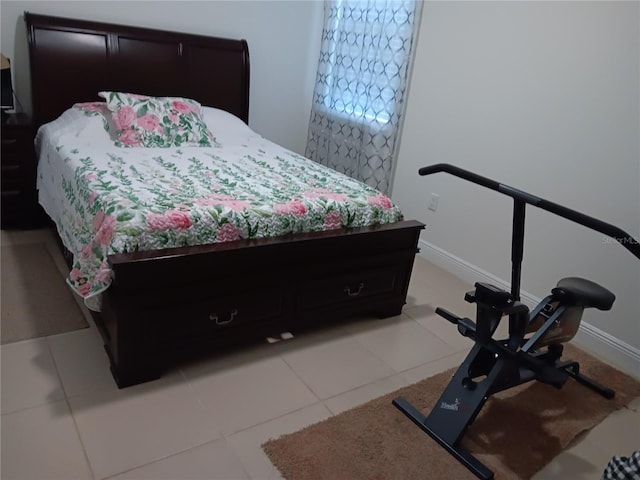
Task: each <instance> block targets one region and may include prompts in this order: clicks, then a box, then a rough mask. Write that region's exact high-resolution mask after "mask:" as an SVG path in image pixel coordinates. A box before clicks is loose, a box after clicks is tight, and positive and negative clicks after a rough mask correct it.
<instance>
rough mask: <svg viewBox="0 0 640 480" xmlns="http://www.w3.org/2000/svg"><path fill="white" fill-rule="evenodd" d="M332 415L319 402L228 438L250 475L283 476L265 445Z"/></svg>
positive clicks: (263, 479) (262, 478)
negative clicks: (271, 459) (270, 458)
mask: <svg viewBox="0 0 640 480" xmlns="http://www.w3.org/2000/svg"><path fill="white" fill-rule="evenodd" d="M330 416H331V412H329V410H327V408H326V407H325V406H324V405H323V404H321V403H316V404H314V405H311V406H309V407H306V408H303V409H300V410H298V411H295V412H293V413H290V414H288V415H284V416H282V417H280V418H277V419H274V420H271V421H269V422H265V423H263V424H260V425H257V426H255V427H252V428H250V429H247V430H243V431H242V432H238V433H236V434H234V435H231V436H229V437H227V441H228V442H229V445H231V446H232V447H233V449H234V450H235V452H236V455H238V457H239V458H240V460H241V461H242V464H243V465H244V468H245V470H246V471H247V472H248V473H249V476H250V477H251V478H254V479H260V480H275V479H280V478H281V476H280V473H279V472H278V470H277V469H276V468H275V467H274V466H273V464H272V463H271V462H270V461H269V458H268V457H267V455H266V454H265V453H264V451H263V450H262V447H261V445H262V444H263V443H264V442H266V441H267V440H269V439H272V438H278V437H280V436H282V435H285V434H287V433H293V432H296V431H298V430H300V429H302V428H304V427H306V426H308V425H312V424H314V423H318V422H321V421H322V420H326V419H327V418H329V417H330Z"/></svg>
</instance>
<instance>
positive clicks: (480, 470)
mask: <svg viewBox="0 0 640 480" xmlns="http://www.w3.org/2000/svg"><path fill="white" fill-rule="evenodd" d="M392 403H393V405H394V406H395V407H396V408H397V409H398V410H400V411H401V412H402V413H404V414H405V415H406V416H407V417H409V419H411V421H413V423H415V424H416V425H417V426H418V427H420V428H421V429H422V431H423V432H425V433H427V434H428V435H429V436H430V437H431V438H433V439H434V440H435V441H436V442H438V444H439V445H440V446H441V447H442V448H444V449H445V450H446V451H447V452H449V453H450V454H451V455H452V456H453V457H454V458H455V459H456V460H458V461H459V462H460V463H461V464H462V465H464V466H465V467H467V468H468V469H469V470H470V471H471V472H472V473H473V474H474V475H475V476H476V477H478V478H481V479H482V480H491V479H492V478H493V472H492V471H491V470H489V469H488V468H487V466H486V465H484V464H483V463H482V462H481V461H480V460H478V459H477V458H476V457H474V456H473V455H471V453H469V452H468V451H467V450H465V449H464V448H462V447H460V446H459V445H458V444H457V443H455V444H454V443H449V442H447V441H446V440H445V439H443V438H442V437H441V436H440V435H439V434H438V432H436V431H435V430H433V429H431V428H430V427H429V426H428V425H427V418H426V417H425V416H424V415H423V414H422V413H420V411H419V410H418V409H417V408H415V407H414V406H413V405H411V404H410V403H409V402H407V401H406V400H405V399H404V398H402V397H396V398H394V399H393V401H392Z"/></svg>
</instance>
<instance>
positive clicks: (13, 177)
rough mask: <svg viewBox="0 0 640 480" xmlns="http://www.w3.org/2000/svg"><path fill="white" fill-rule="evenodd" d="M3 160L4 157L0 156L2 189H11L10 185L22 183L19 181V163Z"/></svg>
mask: <svg viewBox="0 0 640 480" xmlns="http://www.w3.org/2000/svg"><path fill="white" fill-rule="evenodd" d="M5 160H6V158H4V155H3V158H2V171H1V173H0V174H1V175H2V191H4V190H5V187H6V188H9V189H11V188H12V187H11V185H19V184H21V183H24V182H22V181H21V172H20V165H18V164H9V165H7V164H5Z"/></svg>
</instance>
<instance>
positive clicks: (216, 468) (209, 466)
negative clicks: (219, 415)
mask: <svg viewBox="0 0 640 480" xmlns="http://www.w3.org/2000/svg"><path fill="white" fill-rule="evenodd" d="M248 478H249V476H248V474H247V472H246V471H245V470H244V468H243V466H242V462H240V459H239V458H238V457H237V455H236V454H235V452H234V450H233V448H232V447H231V446H230V445H229V444H228V443H227V441H226V440H225V439H220V440H216V441H213V442H209V443H207V444H205V445H202V446H199V447H194V448H192V449H190V450H187V451H186V452H182V453H177V454H175V455H172V456H170V457H167V458H164V459H162V460H159V461H157V462H154V463H151V464H149V465H145V466H144V467H140V468H136V469H133V470H130V471H128V472H126V473H123V474H121V475H116V476H115V477H111V478H110V479H109V480H178V479H179V480H204V479H206V480H243V479H248Z"/></svg>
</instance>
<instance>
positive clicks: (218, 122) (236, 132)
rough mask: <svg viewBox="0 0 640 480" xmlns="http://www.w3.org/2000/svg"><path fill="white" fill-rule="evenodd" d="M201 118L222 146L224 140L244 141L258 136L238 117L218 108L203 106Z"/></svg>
mask: <svg viewBox="0 0 640 480" xmlns="http://www.w3.org/2000/svg"><path fill="white" fill-rule="evenodd" d="M202 117H203V118H204V121H205V123H206V124H207V127H208V128H209V130H211V131H212V132H213V135H214V137H216V140H218V141H219V142H221V143H222V144H224V143H225V140H226V141H232V140H233V139H246V138H247V137H252V136H257V135H258V134H257V133H256V132H254V131H253V130H251V128H249V126H248V125H247V124H246V123H244V122H243V121H242V120H240V119H239V118H238V117H236V116H235V115H233V114H232V113H229V112H227V111H225V110H220V109H219V108H213V107H205V106H203V107H202Z"/></svg>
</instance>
